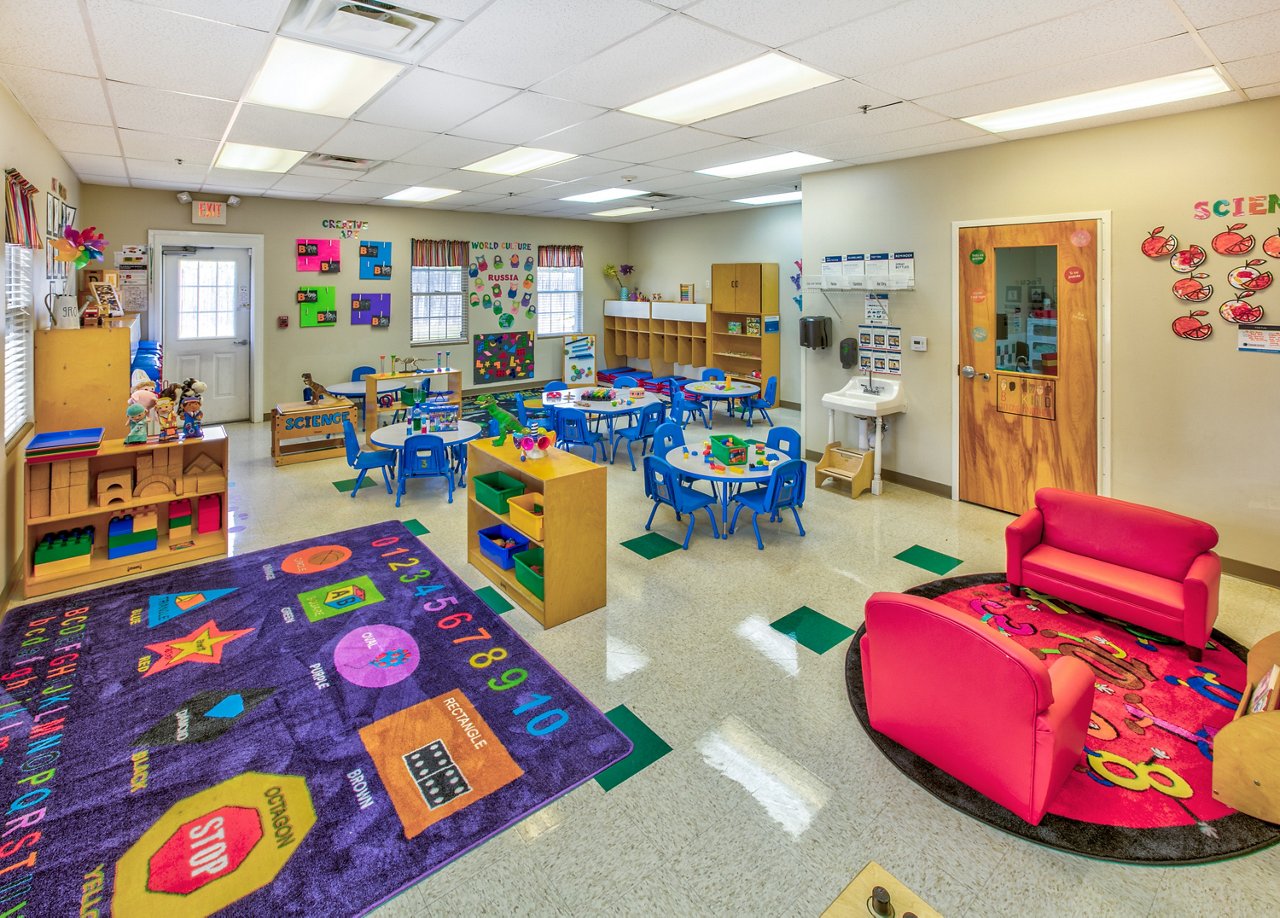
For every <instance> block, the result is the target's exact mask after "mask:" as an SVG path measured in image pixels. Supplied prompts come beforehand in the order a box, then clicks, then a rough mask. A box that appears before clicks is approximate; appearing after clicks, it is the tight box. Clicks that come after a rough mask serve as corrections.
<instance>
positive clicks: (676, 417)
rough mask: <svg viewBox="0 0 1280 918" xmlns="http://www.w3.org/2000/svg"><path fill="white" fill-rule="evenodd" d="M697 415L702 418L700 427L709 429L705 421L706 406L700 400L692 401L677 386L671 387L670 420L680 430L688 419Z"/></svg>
mask: <svg viewBox="0 0 1280 918" xmlns="http://www.w3.org/2000/svg"><path fill="white" fill-rule="evenodd" d="M694 415H697V416H698V417H700V418H702V426H703V427H705V428H707V429H708V430H710V429H711V422H710V421H708V420H707V406H706V405H704V404H702V400H701V399H699V400H698V401H696V402H695V401H693V400H691V399H690V398H689V396H688V394H686V393H685V391H684V390H683V389H681V388H680V386H678V385H672V387H671V420H673V421H675V422H676V423H677V424H679V425H680V426H681V427H682V428H683V427H684V426H685V425H686V424H688V423H689V418H691V417H693V416H694Z"/></svg>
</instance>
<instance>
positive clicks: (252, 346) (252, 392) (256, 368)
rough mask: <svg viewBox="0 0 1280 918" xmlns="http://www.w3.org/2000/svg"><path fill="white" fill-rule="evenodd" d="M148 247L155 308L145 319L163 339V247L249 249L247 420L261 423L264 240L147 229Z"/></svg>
mask: <svg viewBox="0 0 1280 918" xmlns="http://www.w3.org/2000/svg"><path fill="white" fill-rule="evenodd" d="M147 245H148V246H150V252H151V264H152V266H153V269H152V271H151V279H150V280H151V302H152V303H153V304H155V308H154V309H153V310H152V311H151V316H150V317H149V318H148V319H147V322H148V328H149V329H150V331H151V335H152V336H153V337H155V338H156V339H157V340H159V339H162V338H163V336H164V306H163V301H162V292H163V290H164V277H163V275H164V258H163V257H162V255H161V252H162V250H163V247H164V246H166V245H209V246H221V247H225V248H237V249H248V250H249V277H250V285H249V421H250V422H251V423H253V424H261V423H262V422H263V418H264V417H265V416H266V411H267V407H266V379H265V374H264V362H263V352H264V351H265V350H266V320H265V312H266V309H265V304H266V278H265V277H264V275H265V273H266V270H265V266H266V258H265V252H266V237H264V236H263V235H262V234H261V233H211V232H199V231H196V230H147Z"/></svg>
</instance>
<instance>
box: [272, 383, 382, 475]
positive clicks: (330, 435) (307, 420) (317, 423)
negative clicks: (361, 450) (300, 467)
mask: <svg viewBox="0 0 1280 918" xmlns="http://www.w3.org/2000/svg"><path fill="white" fill-rule="evenodd" d="M343 418H347V419H349V420H350V421H351V424H352V426H353V427H354V426H356V425H358V424H359V423H360V410H359V409H358V408H357V407H356V406H355V404H354V403H353V402H350V401H348V400H347V399H345V398H324V399H321V400H320V403H319V404H318V405H312V404H310V403H309V402H282V403H281V404H279V405H276V407H275V410H273V411H272V412H271V458H272V459H274V460H275V463H276V465H291V464H293V463H295V462H310V461H312V460H313V459H332V458H334V457H337V456H342V455H343V454H344V452H345V447H344V446H343V441H342V419H343Z"/></svg>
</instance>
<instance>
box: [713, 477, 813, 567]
mask: <svg viewBox="0 0 1280 918" xmlns="http://www.w3.org/2000/svg"><path fill="white" fill-rule="evenodd" d="M807 475H808V470H807V467H806V466H805V462H804V460H803V459H788V460H787V461H786V462H784V463H782V464H781V465H779V466H777V467H775V468H774V470H773V474H772V475H770V476H769V483H768V484H767V485H766V486H764V487H762V488H754V489H752V490H750V491H739V492H738V493H737V494H735V495H734V496H733V500H734V502H735V503H736V504H737V505H738V507H737V509H735V510H734V511H733V519H731V520H730V521H729V534H730V535H732V534H733V531H734V529H735V527H737V525H738V514H739V513H741V512H742V508H743V507H746V508H747V509H748V510H750V511H751V528H752V529H753V530H755V533H756V548H758V549H760V550H761V551H763V550H764V539H762V538H760V514H761V513H767V514H769V518H770V519H777V518H779V517H778V512H779V511H780V510H785V509H787V508H790V509H791V515H792V516H794V517H795V518H796V529H798V530H800V535H801V536H803V535H804V525H803V524H801V522H800V513H799V511H798V510H797V508H798V507H800V506H801V505H802V504H803V503H804V490H805V488H804V485H805V478H806V477H807Z"/></svg>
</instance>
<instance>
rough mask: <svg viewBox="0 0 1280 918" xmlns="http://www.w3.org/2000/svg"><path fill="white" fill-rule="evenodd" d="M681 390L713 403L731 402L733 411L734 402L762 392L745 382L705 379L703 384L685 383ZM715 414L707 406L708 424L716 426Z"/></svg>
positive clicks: (757, 387)
mask: <svg viewBox="0 0 1280 918" xmlns="http://www.w3.org/2000/svg"><path fill="white" fill-rule="evenodd" d="M681 388H683V389H684V391H685V392H688V393H690V394H692V395H700V396H702V397H703V398H708V399H711V400H713V401H715V400H717V399H720V400H723V401H727V402H729V405H730V409H731V410H732V406H733V401H734V400H735V399H739V398H746V397H747V396H748V395H756V394H758V393H759V392H760V387H759V386H753V385H751V383H744V382H737V381H736V380H735V381H734V382H724V381H723V380H716V379H704V380H702V382H691V383H685V384H684V386H682V387H681ZM714 415H715V412H714V411H712V410H711V406H707V423H708V424H710V425H711V426H713V427H714V426H715V420H714Z"/></svg>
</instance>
